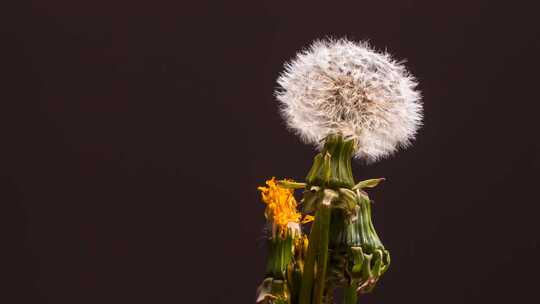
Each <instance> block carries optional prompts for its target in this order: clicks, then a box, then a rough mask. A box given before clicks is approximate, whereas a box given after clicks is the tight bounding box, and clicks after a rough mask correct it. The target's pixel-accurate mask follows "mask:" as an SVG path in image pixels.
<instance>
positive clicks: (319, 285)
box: [313, 202, 330, 304]
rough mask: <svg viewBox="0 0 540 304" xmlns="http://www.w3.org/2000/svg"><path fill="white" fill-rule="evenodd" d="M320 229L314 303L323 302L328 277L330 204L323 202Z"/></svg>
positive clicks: (319, 303)
mask: <svg viewBox="0 0 540 304" xmlns="http://www.w3.org/2000/svg"><path fill="white" fill-rule="evenodd" d="M320 218H321V219H320V224H321V226H320V229H319V235H320V240H319V259H318V261H317V278H316V282H315V295H314V296H315V299H314V301H313V303H314V304H321V303H323V298H324V286H325V284H324V283H325V279H326V266H327V264H328V263H327V262H328V241H329V236H328V233H329V231H330V204H329V203H328V204H324V202H323V204H321V206H320Z"/></svg>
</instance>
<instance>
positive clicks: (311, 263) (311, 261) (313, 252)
mask: <svg viewBox="0 0 540 304" xmlns="http://www.w3.org/2000/svg"><path fill="white" fill-rule="evenodd" d="M319 212H320V211H317V213H316V214H315V221H314V222H313V224H312V225H311V232H310V234H309V245H308V250H307V254H306V260H305V264H304V274H303V276H302V285H301V288H300V301H299V304H311V295H312V292H313V280H314V278H315V260H316V258H317V250H318V247H319V246H318V244H319V241H318V239H319V232H318V231H319V226H320V216H319Z"/></svg>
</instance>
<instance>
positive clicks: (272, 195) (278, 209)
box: [257, 177, 313, 236]
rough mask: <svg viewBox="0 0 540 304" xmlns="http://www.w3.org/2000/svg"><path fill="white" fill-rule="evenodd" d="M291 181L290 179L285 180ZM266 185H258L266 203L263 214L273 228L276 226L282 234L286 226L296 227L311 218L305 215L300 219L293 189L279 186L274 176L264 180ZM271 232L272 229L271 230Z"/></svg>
mask: <svg viewBox="0 0 540 304" xmlns="http://www.w3.org/2000/svg"><path fill="white" fill-rule="evenodd" d="M287 181H292V180H287ZM266 185H267V187H258V188H257V189H258V190H259V191H261V197H262V201H263V202H264V203H265V204H266V210H265V212H264V215H265V217H266V219H267V220H269V221H271V222H272V224H273V228H274V229H275V228H277V229H278V230H279V232H280V234H281V235H282V236H283V235H284V234H285V232H286V231H287V228H288V227H289V228H291V227H298V229H299V225H298V224H300V223H302V224H304V223H307V222H310V221H312V220H313V217H311V216H306V217H304V219H303V220H302V214H301V213H300V212H298V210H297V206H298V204H297V203H296V199H295V198H294V190H293V189H288V188H283V187H280V186H279V185H278V184H277V183H276V178H275V177H272V179H270V180H267V181H266ZM273 234H275V233H274V231H273Z"/></svg>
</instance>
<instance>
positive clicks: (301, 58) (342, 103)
mask: <svg viewBox="0 0 540 304" xmlns="http://www.w3.org/2000/svg"><path fill="white" fill-rule="evenodd" d="M278 84H279V88H278V89H277V90H276V92H275V94H276V97H277V99H278V101H279V102H280V112H281V114H282V116H283V118H284V119H285V121H286V123H287V125H288V127H289V128H291V129H292V130H293V131H294V132H295V133H297V134H298V135H300V137H301V138H302V139H303V141H305V142H307V143H312V144H315V145H316V146H317V147H319V148H321V146H322V144H323V143H322V140H323V139H324V138H325V137H326V136H327V135H329V134H332V133H334V134H337V133H340V134H342V135H343V136H344V137H345V138H348V139H354V140H355V142H356V150H355V153H354V155H355V157H356V158H358V159H363V160H365V161H367V162H368V163H369V162H374V161H376V160H379V159H381V158H383V157H386V156H388V155H391V154H392V153H394V152H395V151H396V150H397V149H398V148H399V147H407V146H409V145H410V143H411V140H413V139H414V137H415V135H416V132H417V130H418V128H419V127H420V126H421V124H422V115H423V109H422V103H421V95H420V92H419V91H417V90H416V86H417V83H416V80H415V78H414V77H413V76H412V75H410V74H409V72H408V71H407V70H406V68H405V67H404V66H403V64H402V63H401V62H398V61H396V60H394V59H392V58H391V56H390V55H389V54H387V53H378V52H376V51H374V50H373V49H372V48H371V47H370V46H369V45H368V44H367V43H366V42H352V41H349V40H346V39H338V40H334V39H325V40H318V41H315V42H314V43H313V44H312V45H311V46H310V47H309V48H307V49H305V50H304V51H301V52H299V53H298V54H297V56H296V57H295V58H294V59H293V60H291V61H290V62H288V63H286V64H285V71H284V72H283V73H282V74H281V75H280V77H279V79H278Z"/></svg>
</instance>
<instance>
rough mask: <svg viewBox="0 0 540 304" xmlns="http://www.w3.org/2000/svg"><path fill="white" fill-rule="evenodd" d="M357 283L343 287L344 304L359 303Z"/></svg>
mask: <svg viewBox="0 0 540 304" xmlns="http://www.w3.org/2000/svg"><path fill="white" fill-rule="evenodd" d="M356 287H357V286H356V285H351V286H347V287H345V288H344V289H343V304H356V303H358V295H357V294H356Z"/></svg>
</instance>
